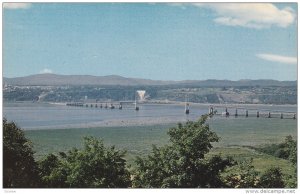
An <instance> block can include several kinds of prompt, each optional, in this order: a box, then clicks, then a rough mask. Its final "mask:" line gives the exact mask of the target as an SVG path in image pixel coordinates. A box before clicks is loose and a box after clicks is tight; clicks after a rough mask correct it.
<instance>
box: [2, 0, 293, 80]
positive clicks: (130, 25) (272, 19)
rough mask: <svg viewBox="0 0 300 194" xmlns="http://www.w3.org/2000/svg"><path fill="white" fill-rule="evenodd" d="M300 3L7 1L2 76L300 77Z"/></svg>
mask: <svg viewBox="0 0 300 194" xmlns="http://www.w3.org/2000/svg"><path fill="white" fill-rule="evenodd" d="M296 20H297V4H295V3H290V4H270V3H263V4H253V3H252V4H245V3H242V4H236V3H234V4H229V3H224V4H217V3H214V4H207V3H201V4H191V3H190V4H172V3H171V4H166V3H158V4H147V3H129V4H122V3H90V4H83V3H75V4H74V3H73V4H72V3H69V4H68V3H67V4H63V3H58V4H57V3H39V4H38V3H32V4H28V3H17V4H16V3H6V4H4V6H3V75H4V76H5V77H19V76H26V75H32V74H37V73H56V74H66V75H71V74H74V75H121V76H125V77H135V78H147V79H155V80H187V79H190V80H205V79H229V80H239V79H275V80H296V79H297V25H296V23H297V21H296Z"/></svg>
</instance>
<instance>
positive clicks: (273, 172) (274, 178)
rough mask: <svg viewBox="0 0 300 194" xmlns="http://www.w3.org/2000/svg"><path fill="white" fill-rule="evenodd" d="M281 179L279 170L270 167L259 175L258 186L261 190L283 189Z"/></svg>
mask: <svg viewBox="0 0 300 194" xmlns="http://www.w3.org/2000/svg"><path fill="white" fill-rule="evenodd" d="M282 178H283V175H282V173H281V170H280V168H278V167H271V168H269V169H267V170H266V171H265V172H264V173H263V174H262V175H261V177H260V180H259V183H258V186H259V187H262V188H284V181H283V180H282Z"/></svg>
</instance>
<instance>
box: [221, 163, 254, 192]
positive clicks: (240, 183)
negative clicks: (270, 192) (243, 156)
mask: <svg viewBox="0 0 300 194" xmlns="http://www.w3.org/2000/svg"><path fill="white" fill-rule="evenodd" d="M252 161H253V159H252V158H251V160H245V161H241V162H239V163H238V165H236V166H233V167H232V168H231V169H228V170H229V171H231V172H234V173H231V174H229V175H227V176H225V178H224V182H225V183H226V185H227V186H228V187H230V188H257V187H258V185H257V184H258V182H259V177H258V174H259V173H258V172H257V171H256V170H255V169H254V166H253V165H252Z"/></svg>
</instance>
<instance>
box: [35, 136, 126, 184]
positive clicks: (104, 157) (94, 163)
mask: <svg viewBox="0 0 300 194" xmlns="http://www.w3.org/2000/svg"><path fill="white" fill-rule="evenodd" d="M124 154H125V152H121V151H117V150H115V148H114V147H110V148H106V147H104V144H103V142H102V141H100V140H97V139H96V138H93V137H85V138H84V148H83V149H82V150H78V149H75V148H73V149H72V150H70V151H69V152H68V153H60V156H59V157H58V156H55V155H53V154H50V155H48V156H47V157H45V158H44V159H42V160H41V161H39V167H40V169H41V170H40V171H41V176H42V180H43V184H44V186H45V187H53V188H59V187H62V188H71V187H72V188H93V187H94V188H96V187H99V188H126V187H130V186H131V181H130V174H129V171H128V170H127V169H126V161H125V159H123V157H124Z"/></svg>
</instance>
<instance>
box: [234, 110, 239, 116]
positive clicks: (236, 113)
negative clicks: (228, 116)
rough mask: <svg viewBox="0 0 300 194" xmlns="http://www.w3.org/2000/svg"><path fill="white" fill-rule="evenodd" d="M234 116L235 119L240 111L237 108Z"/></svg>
mask: <svg viewBox="0 0 300 194" xmlns="http://www.w3.org/2000/svg"><path fill="white" fill-rule="evenodd" d="M234 116H235V117H237V116H238V109H237V108H236V109H235V114H234Z"/></svg>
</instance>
